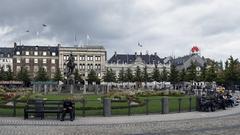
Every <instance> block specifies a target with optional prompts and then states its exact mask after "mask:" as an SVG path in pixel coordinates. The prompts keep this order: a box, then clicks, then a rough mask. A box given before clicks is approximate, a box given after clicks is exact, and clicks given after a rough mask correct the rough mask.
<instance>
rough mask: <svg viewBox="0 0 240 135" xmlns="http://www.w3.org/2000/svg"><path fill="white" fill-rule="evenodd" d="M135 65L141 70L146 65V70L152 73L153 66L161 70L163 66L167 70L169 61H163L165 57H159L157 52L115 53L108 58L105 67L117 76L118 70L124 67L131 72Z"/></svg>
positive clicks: (168, 69)
mask: <svg viewBox="0 0 240 135" xmlns="http://www.w3.org/2000/svg"><path fill="white" fill-rule="evenodd" d="M137 66H139V67H140V69H141V70H142V71H143V69H144V67H147V72H148V73H152V71H153V69H154V68H155V66H157V67H158V68H159V71H160V72H161V71H162V70H163V68H164V67H165V68H166V70H167V71H170V63H169V61H167V62H165V58H160V57H159V56H158V55H157V53H154V54H142V53H140V54H137V53H135V54H117V52H115V53H114V55H113V56H112V57H111V58H110V59H109V60H108V62H107V64H106V68H111V69H112V70H113V71H114V72H115V73H116V76H118V74H119V72H120V70H122V69H124V71H126V70H127V69H128V68H130V69H131V70H132V71H133V72H134V71H135V70H136V68H137Z"/></svg>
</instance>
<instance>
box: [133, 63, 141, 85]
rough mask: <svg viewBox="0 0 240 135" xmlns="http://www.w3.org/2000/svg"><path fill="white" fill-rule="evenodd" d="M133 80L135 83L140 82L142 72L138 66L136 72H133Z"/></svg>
mask: <svg viewBox="0 0 240 135" xmlns="http://www.w3.org/2000/svg"><path fill="white" fill-rule="evenodd" d="M134 80H135V81H136V82H142V80H143V79H142V72H141V69H140V67H139V66H137V68H136V70H135V74H134Z"/></svg>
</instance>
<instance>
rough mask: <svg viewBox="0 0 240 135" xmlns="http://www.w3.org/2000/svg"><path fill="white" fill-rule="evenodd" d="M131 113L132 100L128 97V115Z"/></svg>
mask: <svg viewBox="0 0 240 135" xmlns="http://www.w3.org/2000/svg"><path fill="white" fill-rule="evenodd" d="M130 115H131V101H130V100H129V99H128V116H130Z"/></svg>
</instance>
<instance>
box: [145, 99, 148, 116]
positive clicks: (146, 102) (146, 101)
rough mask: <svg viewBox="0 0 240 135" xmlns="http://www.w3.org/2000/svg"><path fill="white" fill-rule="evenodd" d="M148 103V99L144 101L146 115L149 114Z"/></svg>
mask: <svg viewBox="0 0 240 135" xmlns="http://www.w3.org/2000/svg"><path fill="white" fill-rule="evenodd" d="M148 103H149V99H145V104H146V115H148V114H149V108H148Z"/></svg>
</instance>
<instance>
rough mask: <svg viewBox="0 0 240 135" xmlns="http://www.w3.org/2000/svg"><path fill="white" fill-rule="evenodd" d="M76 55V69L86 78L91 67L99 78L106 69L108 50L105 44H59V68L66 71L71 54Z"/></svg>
mask: <svg viewBox="0 0 240 135" xmlns="http://www.w3.org/2000/svg"><path fill="white" fill-rule="evenodd" d="M70 54H72V55H73V56H74V57H75V64H76V67H75V68H76V69H78V70H79V73H80V75H82V77H83V79H86V78H87V76H88V73H89V71H90V70H91V69H94V70H95V71H96V73H97V75H98V77H99V78H102V76H103V73H104V71H105V63H106V57H107V56H106V55H107V52H106V50H105V48H104V47H103V46H83V47H62V46H60V45H59V68H60V70H61V72H62V73H63V72H64V69H65V68H66V64H67V60H68V57H69V55H70Z"/></svg>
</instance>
